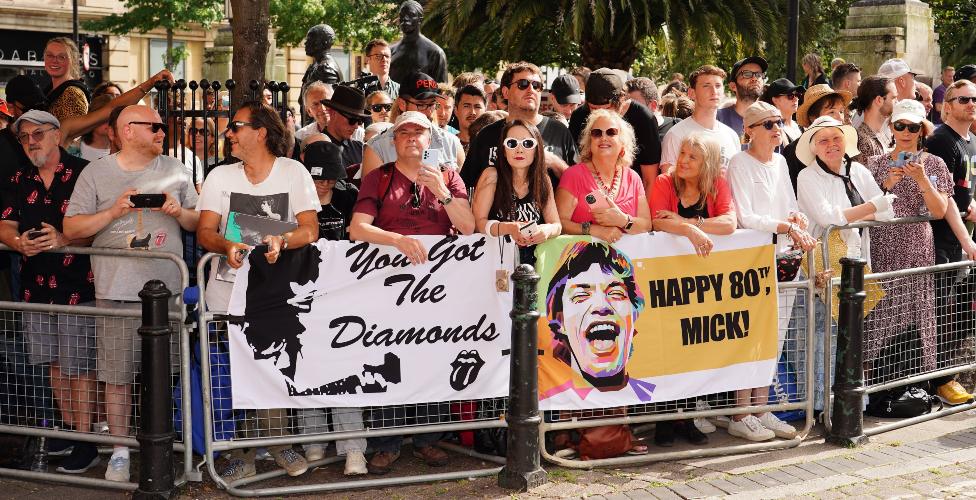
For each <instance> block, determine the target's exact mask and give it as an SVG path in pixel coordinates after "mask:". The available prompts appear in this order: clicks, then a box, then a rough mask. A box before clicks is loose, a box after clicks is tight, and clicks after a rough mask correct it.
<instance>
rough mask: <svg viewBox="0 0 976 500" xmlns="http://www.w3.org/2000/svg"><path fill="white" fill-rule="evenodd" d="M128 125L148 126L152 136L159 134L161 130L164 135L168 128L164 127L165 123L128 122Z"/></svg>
mask: <svg viewBox="0 0 976 500" xmlns="http://www.w3.org/2000/svg"><path fill="white" fill-rule="evenodd" d="M129 125H147V126H149V128H151V129H152V133H154V134H155V133H157V132H159V131H160V130H162V131H163V133H164V134H165V133H166V132H167V131H168V130H169V128H168V127H166V124H165V123H159V122H129Z"/></svg>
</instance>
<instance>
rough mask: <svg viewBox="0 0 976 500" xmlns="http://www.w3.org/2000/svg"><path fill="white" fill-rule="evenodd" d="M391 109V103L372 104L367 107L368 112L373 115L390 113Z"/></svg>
mask: <svg viewBox="0 0 976 500" xmlns="http://www.w3.org/2000/svg"><path fill="white" fill-rule="evenodd" d="M391 109H393V103H388V104H374V105H372V106H370V107H369V110H370V111H372V112H374V113H382V112H384V111H390V110H391Z"/></svg>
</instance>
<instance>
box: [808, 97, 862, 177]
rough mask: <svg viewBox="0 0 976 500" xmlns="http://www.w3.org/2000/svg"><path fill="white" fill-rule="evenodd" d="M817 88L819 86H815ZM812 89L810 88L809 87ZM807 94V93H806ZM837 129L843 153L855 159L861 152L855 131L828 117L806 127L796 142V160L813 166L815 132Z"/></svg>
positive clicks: (823, 117)
mask: <svg viewBox="0 0 976 500" xmlns="http://www.w3.org/2000/svg"><path fill="white" fill-rule="evenodd" d="M815 86H816V87H819V85H815ZM811 88H812V87H811ZM808 92H809V91H808ZM831 127H835V128H839V129H840V131H841V132H843V133H844V152H845V153H846V154H847V155H848V156H850V157H852V158H853V157H855V156H857V155H858V154H860V153H861V152H860V151H859V150H858V149H857V130H855V129H854V127H852V126H850V125H844V124H843V123H841V122H839V121H837V120H835V119H833V118H831V117H829V116H821V117H820V118H817V119H816V120H814V121H813V124H812V125H810V126H809V127H807V129H806V130H804V131H803V135H801V136H800V138H799V139H797V140H796V159H798V160H800V161H801V162H803V164H804V165H815V164H816V163H815V162H814V160H815V159H816V157H817V155H816V154H814V152H813V136H814V135H816V133H817V132H819V131H821V130H823V129H825V128H831Z"/></svg>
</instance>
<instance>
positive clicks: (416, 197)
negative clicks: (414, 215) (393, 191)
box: [410, 182, 420, 208]
mask: <svg viewBox="0 0 976 500" xmlns="http://www.w3.org/2000/svg"><path fill="white" fill-rule="evenodd" d="M410 206H411V207H413V208H420V187H418V186H417V183H416V182H414V183H413V186H411V187H410Z"/></svg>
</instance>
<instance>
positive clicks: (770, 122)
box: [749, 119, 783, 130]
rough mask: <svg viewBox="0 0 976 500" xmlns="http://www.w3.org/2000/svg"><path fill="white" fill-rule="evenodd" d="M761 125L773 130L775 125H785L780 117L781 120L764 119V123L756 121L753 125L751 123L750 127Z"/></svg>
mask: <svg viewBox="0 0 976 500" xmlns="http://www.w3.org/2000/svg"><path fill="white" fill-rule="evenodd" d="M760 126H761V127H762V128H764V129H766V130H772V129H773V127H782V126H783V120H782V119H780V120H766V121H764V122H762V123H754V124H752V125H749V128H753V127H760Z"/></svg>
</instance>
